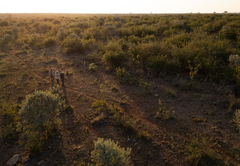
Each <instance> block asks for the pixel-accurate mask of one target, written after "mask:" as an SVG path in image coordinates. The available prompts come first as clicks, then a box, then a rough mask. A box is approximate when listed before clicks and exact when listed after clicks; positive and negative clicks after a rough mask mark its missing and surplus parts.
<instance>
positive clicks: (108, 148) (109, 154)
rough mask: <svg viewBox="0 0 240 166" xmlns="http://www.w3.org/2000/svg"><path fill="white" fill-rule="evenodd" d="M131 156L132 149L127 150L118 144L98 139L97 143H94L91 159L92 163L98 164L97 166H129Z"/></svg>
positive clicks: (109, 140)
mask: <svg viewBox="0 0 240 166" xmlns="http://www.w3.org/2000/svg"><path fill="white" fill-rule="evenodd" d="M130 154H131V149H130V148H127V149H126V150H125V149H124V148H121V147H120V146H119V145H118V142H117V143H115V142H114V141H112V140H111V139H107V140H104V139H103V138H98V140H97V141H94V150H93V151H92V152H91V158H92V162H94V163H96V166H128V165H129V163H130Z"/></svg>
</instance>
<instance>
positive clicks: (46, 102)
mask: <svg viewBox="0 0 240 166" xmlns="http://www.w3.org/2000/svg"><path fill="white" fill-rule="evenodd" d="M60 105H61V97H60V95H58V94H57V93H55V94H53V93H52V92H51V91H35V92H34V93H33V94H29V95H28V96H27V97H26V101H24V102H23V104H22V108H21V109H20V111H19V115H20V118H21V123H22V126H24V128H23V130H24V132H25V134H26V135H27V136H28V143H27V144H26V145H27V148H29V149H30V150H40V148H41V146H42V145H43V142H44V141H45V140H46V139H47V137H48V136H49V135H51V133H52V131H53V129H56V128H58V127H59V124H60V119H59V117H58V114H59V108H60ZM36 140H38V141H36Z"/></svg>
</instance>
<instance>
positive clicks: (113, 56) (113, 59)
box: [102, 50, 127, 68]
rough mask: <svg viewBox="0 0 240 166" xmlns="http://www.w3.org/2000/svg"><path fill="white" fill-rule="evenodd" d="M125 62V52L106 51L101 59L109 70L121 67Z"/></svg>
mask: <svg viewBox="0 0 240 166" xmlns="http://www.w3.org/2000/svg"><path fill="white" fill-rule="evenodd" d="M126 60H127V55H126V53H125V52H123V51H121V50H119V51H114V52H113V51H107V52H106V53H105V54H104V55H103V58H102V61H103V62H106V63H107V65H108V66H109V67H111V68H116V67H119V66H121V65H123V63H124V62H126Z"/></svg>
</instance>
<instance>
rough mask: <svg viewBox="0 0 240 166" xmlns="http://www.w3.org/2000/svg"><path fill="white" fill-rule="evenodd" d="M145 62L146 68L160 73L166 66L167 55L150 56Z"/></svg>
mask: <svg viewBox="0 0 240 166" xmlns="http://www.w3.org/2000/svg"><path fill="white" fill-rule="evenodd" d="M147 61H148V62H147V66H148V67H149V68H150V69H152V70H155V71H157V72H160V71H161V70H162V69H163V68H164V67H165V66H166V64H167V55H166V56H163V55H162V56H160V55H158V56H151V57H149V58H148V59H147Z"/></svg>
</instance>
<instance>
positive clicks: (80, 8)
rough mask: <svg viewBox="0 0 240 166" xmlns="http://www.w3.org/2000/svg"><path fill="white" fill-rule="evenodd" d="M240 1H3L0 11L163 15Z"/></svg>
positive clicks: (231, 7)
mask: <svg viewBox="0 0 240 166" xmlns="http://www.w3.org/2000/svg"><path fill="white" fill-rule="evenodd" d="M239 6H240V0H228V1H226V0H202V1H199V0H182V1H179V0H168V1H157V0H149V1H142V0H140V1H136V0H132V1H127V0H122V1H121V2H120V1H110V0H102V1H97V0H89V1H82V2H81V1H78V2H75V1H73V0H68V1H61V2H60V1H56V0H52V1H47V0H42V1H30V0H22V1H19V0H9V1H4V2H2V4H1V6H0V13H79V14H110V13H111V14H129V13H133V14H145V13H146V14H148V13H153V14H164V13H173V14H174V13H176V14H177V13H179V14H181V13H199V12H200V13H213V12H216V13H223V12H224V11H228V13H239V12H240V8H239Z"/></svg>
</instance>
